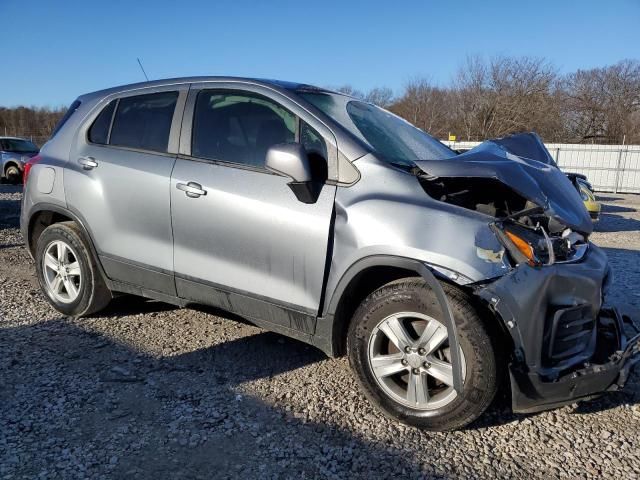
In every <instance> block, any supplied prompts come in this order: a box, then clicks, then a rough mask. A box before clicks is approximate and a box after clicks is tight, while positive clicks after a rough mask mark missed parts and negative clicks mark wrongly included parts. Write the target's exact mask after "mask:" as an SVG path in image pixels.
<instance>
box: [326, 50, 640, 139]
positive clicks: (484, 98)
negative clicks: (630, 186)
mask: <svg viewBox="0 0 640 480" xmlns="http://www.w3.org/2000/svg"><path fill="white" fill-rule="evenodd" d="M338 90H340V91H342V92H346V93H350V94H352V95H354V96H357V97H360V98H363V99H365V100H367V101H370V102H372V103H375V104H377V105H380V106H382V107H384V108H387V109H389V110H391V111H392V112H394V113H395V114H397V115H399V116H401V117H403V118H405V119H406V120H408V121H410V122H411V123H413V124H414V125H416V126H417V127H419V128H421V129H423V130H425V131H427V132H429V133H431V134H432V135H434V136H436V137H438V138H441V139H446V138H448V136H449V134H452V135H455V136H456V138H457V140H484V139H487V138H496V137H501V136H504V135H508V134H511V133H518V132H524V131H535V132H537V133H538V134H539V135H540V136H541V137H542V138H543V140H545V141H547V142H562V143H610V144H621V143H627V144H629V143H636V144H637V143H640V62H639V61H638V60H623V61H621V62H619V63H616V64H615V65H610V66H606V67H601V68H592V69H588V70H578V71H576V72H572V73H568V74H564V75H561V74H559V73H558V71H557V69H556V68H555V67H554V66H553V65H552V64H550V63H549V62H547V61H545V60H544V59H540V58H533V57H495V58H492V59H488V60H487V59H484V58H482V57H470V58H468V59H467V60H466V62H465V63H464V64H463V65H462V66H461V67H460V68H459V70H458V71H457V73H456V75H455V77H454V79H453V81H452V82H451V84H450V85H449V86H446V87H442V86H437V85H434V84H433V83H432V82H430V81H429V79H428V78H415V79H412V80H410V81H409V82H407V83H406V85H405V86H404V88H403V89H402V91H401V92H400V94H399V95H397V96H395V95H394V92H393V91H392V90H391V89H389V88H386V87H378V88H374V89H372V90H371V91H369V92H366V93H363V92H360V91H358V90H355V89H354V88H353V87H351V86H348V85H347V86H343V87H340V88H339V89H338Z"/></svg>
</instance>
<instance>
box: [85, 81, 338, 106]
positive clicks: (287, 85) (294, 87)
mask: <svg viewBox="0 0 640 480" xmlns="http://www.w3.org/2000/svg"><path fill="white" fill-rule="evenodd" d="M206 82H230V83H239V84H241V83H245V84H246V83H250V84H254V85H263V86H266V87H271V88H276V89H282V90H288V91H291V92H319V93H331V94H335V95H343V96H349V95H346V94H344V93H342V92H335V91H332V90H330V89H327V88H322V87H317V86H314V85H309V84H306V83H300V82H290V81H285V80H273V79H264V78H251V77H230V76H199V77H176V78H164V79H159V80H150V81H147V82H137V83H129V84H125V85H119V86H116V87H111V88H107V89H104V90H97V91H95V92H90V93H86V94H84V95H81V96H80V97H78V99H79V100H81V101H85V100H91V99H95V98H101V97H105V96H107V95H112V94H117V93H120V92H127V91H130V90H138V89H142V88H153V87H164V86H168V85H184V84H189V83H206Z"/></svg>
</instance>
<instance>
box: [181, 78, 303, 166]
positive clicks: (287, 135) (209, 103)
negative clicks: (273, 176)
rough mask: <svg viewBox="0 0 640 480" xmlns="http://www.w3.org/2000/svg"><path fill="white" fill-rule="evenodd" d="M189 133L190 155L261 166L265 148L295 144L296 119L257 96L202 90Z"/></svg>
mask: <svg viewBox="0 0 640 480" xmlns="http://www.w3.org/2000/svg"><path fill="white" fill-rule="evenodd" d="M192 131H193V134H192V141H191V153H192V155H193V156H196V157H202V158H209V159H212V160H222V161H225V162H231V163H239V164H243V165H251V166H254V167H264V160H265V156H266V154H267V150H268V149H269V147H271V146H272V145H275V144H278V143H291V142H294V141H295V132H296V117H295V116H294V115H293V114H292V113H290V112H289V111H288V110H285V109H284V108H283V107H281V106H280V105H278V104H277V103H275V102H272V101H271V100H268V99H266V98H263V97H261V96H259V95H252V94H250V93H220V92H214V91H202V92H200V93H199V94H198V98H197V100H196V108H195V112H194V118H193V129H192Z"/></svg>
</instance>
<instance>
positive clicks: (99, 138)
mask: <svg viewBox="0 0 640 480" xmlns="http://www.w3.org/2000/svg"><path fill="white" fill-rule="evenodd" d="M116 103H117V100H113V101H111V102H110V103H109V105H107V106H106V107H105V108H104V109H103V110H102V112H100V115H98V117H97V118H96V119H95V121H94V122H93V125H91V128H90V129H89V141H90V142H91V143H99V144H100V145H106V144H107V143H109V128H110V127H111V119H112V118H113V111H114V110H115V108H116Z"/></svg>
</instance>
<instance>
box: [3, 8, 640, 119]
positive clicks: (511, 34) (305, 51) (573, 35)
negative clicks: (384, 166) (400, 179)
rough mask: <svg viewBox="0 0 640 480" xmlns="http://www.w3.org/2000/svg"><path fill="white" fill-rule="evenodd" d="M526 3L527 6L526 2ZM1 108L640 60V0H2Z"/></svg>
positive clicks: (371, 83) (363, 85)
mask: <svg viewBox="0 0 640 480" xmlns="http://www.w3.org/2000/svg"><path fill="white" fill-rule="evenodd" d="M525 5H526V6H525ZM0 25H1V28H0V32H1V33H0V52H2V55H1V58H2V62H0V105H2V106H15V105H19V104H24V105H37V106H43V105H49V106H59V105H67V104H69V103H70V102H71V101H72V100H73V99H74V98H75V97H76V96H78V95H80V94H82V93H86V92H90V91H93V90H98V89H101V88H106V87H110V86H115V85H119V84H124V83H131V82H137V81H141V80H143V79H144V77H143V75H142V72H141V71H140V68H139V66H138V64H137V62H136V57H140V58H141V60H142V62H143V64H144V67H145V69H146V71H147V73H148V75H149V77H150V78H152V79H156V78H166V77H177V76H187V75H238V76H248V77H260V78H276V79H282V80H291V81H299V82H305V83H311V84H317V85H322V86H340V85H344V84H350V85H352V86H354V87H355V88H357V89H360V90H365V91H366V90H368V89H370V88H373V87H375V86H388V87H391V88H392V89H394V91H399V90H400V89H401V88H402V86H403V85H404V83H405V82H407V80H409V79H411V78H413V77H416V76H425V77H428V78H430V79H431V80H432V81H434V82H435V83H438V84H441V85H444V84H447V83H448V82H449V81H450V80H451V78H452V77H453V75H454V73H455V71H456V69H457V68H458V66H459V65H460V64H461V63H462V62H463V61H464V60H465V58H466V56H468V55H476V54H480V55H485V56H487V57H491V56H494V55H531V56H538V57H545V58H547V59H549V60H550V61H551V62H553V63H554V64H555V65H556V66H557V67H558V69H559V71H560V72H566V71H572V70H575V69H578V68H590V67H595V66H603V65H607V64H611V63H615V62H617V61H619V60H621V59H624V58H639V57H640V27H639V25H640V1H639V0H610V1H606V2H604V1H602V0H582V1H577V0H576V1H573V0H562V1H558V0H555V1H551V0H539V1H536V2H526V3H525V2H514V1H497V0H496V1H493V0H485V1H477V0H476V1H458V2H452V1H429V0H422V1H403V0H394V1H390V0H386V1H373V0H371V1H368V2H365V1H357V2H356V1H352V2H348V1H347V0H344V1H340V2H338V1H312V2H309V1H307V2H305V1H300V0H298V1H280V0H273V1H268V0H266V1H255V2H249V1H245V0H233V1H214V0H209V1H207V0H193V1H188V0H182V1H163V0H149V1H146V0H144V1H143V0H138V1H124V0H110V1H95V0H94V1H91V0H82V1H75V0H65V1H53V0H49V1H47V0H35V1H30V0H0Z"/></svg>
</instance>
